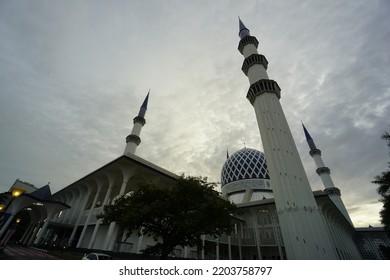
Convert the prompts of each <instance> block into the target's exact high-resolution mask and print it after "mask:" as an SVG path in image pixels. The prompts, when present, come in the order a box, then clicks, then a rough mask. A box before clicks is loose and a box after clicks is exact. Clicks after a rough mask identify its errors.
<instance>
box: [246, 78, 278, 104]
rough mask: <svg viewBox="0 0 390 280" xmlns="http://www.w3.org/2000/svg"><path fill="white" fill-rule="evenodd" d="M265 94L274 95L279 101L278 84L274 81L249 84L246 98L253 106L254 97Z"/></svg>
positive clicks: (265, 80)
mask: <svg viewBox="0 0 390 280" xmlns="http://www.w3.org/2000/svg"><path fill="white" fill-rule="evenodd" d="M265 92H271V93H275V94H276V96H277V97H278V98H279V99H280V87H279V85H278V83H277V82H275V81H274V80H267V79H262V80H259V81H257V82H256V83H253V84H251V86H250V87H249V90H248V93H247V95H246V98H247V99H248V100H249V102H250V103H251V104H253V103H254V102H255V99H256V97H257V96H259V95H261V94H263V93H265Z"/></svg>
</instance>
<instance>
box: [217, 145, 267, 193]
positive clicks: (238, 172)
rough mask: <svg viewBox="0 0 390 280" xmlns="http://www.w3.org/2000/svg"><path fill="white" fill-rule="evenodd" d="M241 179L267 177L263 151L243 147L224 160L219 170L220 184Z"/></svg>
mask: <svg viewBox="0 0 390 280" xmlns="http://www.w3.org/2000/svg"><path fill="white" fill-rule="evenodd" d="M243 179H269V174H268V169H267V162H266V160H265V156H264V153H262V152H260V151H257V150H255V149H249V148H244V149H241V150H239V151H237V152H235V153H234V154H232V155H231V156H230V157H229V158H228V159H227V160H226V162H225V164H224V165H223V168H222V172H221V182H222V186H224V185H226V184H228V183H230V182H233V181H239V180H243Z"/></svg>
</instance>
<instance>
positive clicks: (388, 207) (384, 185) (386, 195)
mask: <svg viewBox="0 0 390 280" xmlns="http://www.w3.org/2000/svg"><path fill="white" fill-rule="evenodd" d="M382 139H384V140H386V141H387V146H388V147H389V148H390V134H389V133H388V132H385V133H384V134H383V135H382ZM389 155H390V152H389ZM388 168H390V162H388ZM373 183H374V184H377V185H379V187H378V188H377V192H378V194H380V195H381V196H382V197H381V199H380V201H381V202H383V208H382V210H381V211H380V212H379V215H380V217H381V223H382V224H383V225H384V226H385V229H386V230H388V231H389V230H390V170H389V169H388V170H387V171H384V172H382V174H381V175H377V176H376V177H375V180H374V181H373Z"/></svg>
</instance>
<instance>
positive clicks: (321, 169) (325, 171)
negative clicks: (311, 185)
mask: <svg viewBox="0 0 390 280" xmlns="http://www.w3.org/2000/svg"><path fill="white" fill-rule="evenodd" d="M316 172H317V174H318V175H319V176H321V175H322V174H330V169H329V168H328V167H326V166H324V167H319V168H317V170H316Z"/></svg>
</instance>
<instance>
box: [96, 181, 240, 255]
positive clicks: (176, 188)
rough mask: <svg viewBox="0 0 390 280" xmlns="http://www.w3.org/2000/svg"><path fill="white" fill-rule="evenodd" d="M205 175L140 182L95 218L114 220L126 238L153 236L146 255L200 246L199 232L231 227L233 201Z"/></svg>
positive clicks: (217, 233) (219, 232)
mask: <svg viewBox="0 0 390 280" xmlns="http://www.w3.org/2000/svg"><path fill="white" fill-rule="evenodd" d="M214 187H215V183H209V182H207V178H202V177H191V176H189V177H184V175H183V176H181V177H180V178H179V179H178V180H177V183H176V185H173V186H171V187H169V188H161V187H158V186H156V185H151V184H149V185H141V186H139V187H138V189H137V190H135V191H134V192H133V193H131V194H129V195H124V196H122V197H119V198H118V199H116V200H115V202H114V203H113V204H111V205H106V206H105V207H104V211H103V213H102V214H101V215H100V216H99V217H98V218H103V223H111V222H116V223H117V224H118V225H119V226H120V227H121V229H122V230H123V231H125V232H126V234H127V236H126V237H127V238H128V237H129V236H130V235H131V234H132V233H133V232H137V234H138V235H141V234H144V235H148V236H151V237H153V239H154V240H155V241H156V244H155V245H154V246H152V247H149V248H148V249H146V250H144V253H145V254H147V255H154V256H158V255H159V256H160V257H161V259H166V258H167V257H168V255H169V254H170V253H171V252H172V251H173V249H174V248H175V247H176V246H182V247H184V246H190V247H192V246H195V245H196V246H198V248H200V247H201V244H202V242H201V235H203V234H209V235H213V236H220V235H222V234H224V233H225V234H229V233H230V232H231V231H232V230H233V223H232V215H233V214H234V213H236V212H237V208H236V207H235V205H234V204H231V203H230V202H228V201H226V200H223V199H222V198H220V197H219V196H218V192H216V191H215V190H214Z"/></svg>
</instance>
